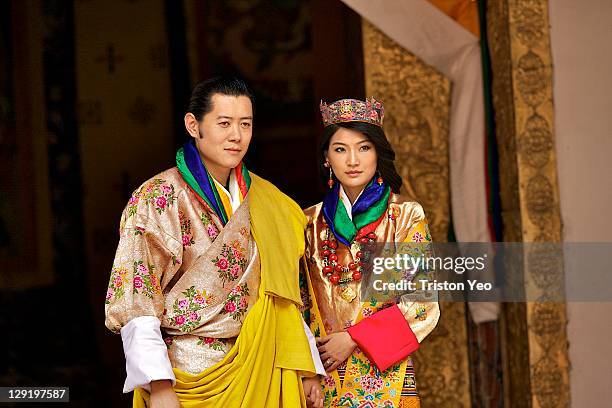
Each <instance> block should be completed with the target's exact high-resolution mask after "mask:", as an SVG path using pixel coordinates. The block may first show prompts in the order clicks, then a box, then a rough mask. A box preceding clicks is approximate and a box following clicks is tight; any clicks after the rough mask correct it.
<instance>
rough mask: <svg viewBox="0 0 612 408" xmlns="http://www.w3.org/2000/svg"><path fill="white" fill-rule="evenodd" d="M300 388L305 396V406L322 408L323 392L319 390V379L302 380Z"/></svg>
mask: <svg viewBox="0 0 612 408" xmlns="http://www.w3.org/2000/svg"><path fill="white" fill-rule="evenodd" d="M302 386H303V387H304V395H306V404H307V407H308V408H310V407H312V408H323V391H322V390H321V377H320V376H318V375H317V376H315V377H311V378H303V379H302Z"/></svg>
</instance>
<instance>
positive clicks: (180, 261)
mask: <svg viewBox="0 0 612 408" xmlns="http://www.w3.org/2000/svg"><path fill="white" fill-rule="evenodd" d="M248 201H249V200H248V196H247V198H246V199H245V200H244V201H243V202H242V204H241V205H240V207H238V209H237V210H236V211H235V213H234V214H233V216H232V217H231V218H230V220H229V221H228V223H227V224H226V225H225V226H223V224H222V223H221V221H220V219H219V218H218V216H217V215H216V214H215V213H214V212H213V211H212V210H211V209H210V208H209V207H208V206H207V205H206V204H205V203H203V202H202V201H200V200H198V199H197V197H196V195H195V193H194V192H193V191H192V190H191V189H190V188H189V187H188V185H187V184H186V183H185V181H184V180H183V178H182V176H181V174H180V173H179V171H178V169H177V168H172V169H169V170H166V171H164V172H162V173H160V174H159V175H157V176H155V177H153V178H152V179H150V180H148V181H147V182H145V183H144V184H143V185H142V186H141V187H140V188H138V189H137V190H136V192H134V194H133V195H132V197H131V198H130V200H129V203H128V205H127V207H126V208H125V210H124V211H123V215H122V218H121V224H120V241H119V245H118V248H117V253H116V256H115V260H114V264H113V268H112V274H111V278H110V282H109V286H108V291H107V295H106V308H105V309H106V326H107V327H108V328H109V329H110V330H112V331H114V332H119V331H120V330H121V328H122V327H124V326H125V325H126V324H128V323H129V322H130V321H131V320H132V319H135V318H137V317H141V316H155V317H157V318H158V319H159V320H160V322H161V333H162V336H163V339H164V341H165V343H166V345H167V347H168V357H169V359H170V363H171V365H172V367H174V368H178V369H180V370H182V371H185V372H187V373H192V374H197V373H200V372H201V371H203V370H205V369H206V368H208V367H210V366H212V365H214V364H215V363H217V362H219V361H220V360H221V359H222V358H223V357H224V356H225V354H226V353H227V351H229V349H230V348H231V347H232V346H233V344H234V342H235V339H236V337H237V336H238V334H239V332H240V329H241V326H242V321H243V319H244V316H245V314H246V313H247V311H248V310H249V308H250V307H251V306H252V305H253V304H254V303H255V301H256V300H257V294H258V288H259V283H260V282H259V279H260V273H259V268H260V264H259V257H258V251H257V247H256V245H255V241H254V240H253V239H252V237H251V233H250V218H249V217H250V216H249V203H248Z"/></svg>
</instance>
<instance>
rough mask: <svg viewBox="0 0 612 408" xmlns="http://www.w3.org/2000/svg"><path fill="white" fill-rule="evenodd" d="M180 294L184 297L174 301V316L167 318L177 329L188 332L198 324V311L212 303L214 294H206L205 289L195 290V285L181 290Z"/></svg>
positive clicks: (199, 318)
mask: <svg viewBox="0 0 612 408" xmlns="http://www.w3.org/2000/svg"><path fill="white" fill-rule="evenodd" d="M182 295H184V296H185V297H184V298H181V299H176V300H175V301H174V304H173V305H172V311H173V313H174V317H173V318H172V319H169V320H170V322H171V323H172V324H173V325H174V326H176V327H178V329H179V330H181V331H183V332H188V331H191V330H193V329H195V328H196V327H198V326H199V325H200V321H201V316H200V314H199V313H198V311H199V310H201V309H203V308H205V307H207V306H209V305H210V304H211V303H213V302H214V296H213V295H208V294H207V293H206V291H205V290H202V291H198V290H196V289H195V286H191V287H190V288H189V289H187V290H186V291H184V292H182Z"/></svg>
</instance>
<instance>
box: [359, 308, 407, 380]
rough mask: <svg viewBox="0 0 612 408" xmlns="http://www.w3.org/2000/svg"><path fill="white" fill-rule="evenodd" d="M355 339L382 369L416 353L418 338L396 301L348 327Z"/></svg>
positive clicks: (362, 349) (371, 359)
mask: <svg viewBox="0 0 612 408" xmlns="http://www.w3.org/2000/svg"><path fill="white" fill-rule="evenodd" d="M347 331H348V333H349V334H350V335H351V337H352V338H353V340H354V341H355V343H357V345H358V346H359V348H360V349H361V351H363V352H364V354H365V355H366V356H368V358H369V359H370V361H371V362H373V363H374V364H375V365H376V367H377V368H378V369H379V370H380V371H385V370H386V369H388V368H389V367H391V366H392V365H393V364H395V363H397V362H398V361H401V360H403V359H405V358H406V357H408V356H409V355H410V354H412V353H414V352H415V351H416V350H417V349H418V348H419V342H418V340H417V338H416V336H415V335H414V333H413V332H412V330H411V329H410V326H409V325H408V322H406V319H405V318H404V315H402V312H401V311H400V310H399V307H397V305H394V306H392V307H389V308H386V309H383V310H381V311H379V312H376V313H374V314H373V315H372V316H370V317H368V318H366V319H363V320H362V321H360V322H359V323H357V324H356V325H354V326H351V327H349V328H348V330H347Z"/></svg>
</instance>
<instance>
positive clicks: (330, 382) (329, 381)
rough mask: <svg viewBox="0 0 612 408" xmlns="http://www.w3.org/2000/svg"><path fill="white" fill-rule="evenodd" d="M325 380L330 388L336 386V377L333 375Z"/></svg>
mask: <svg viewBox="0 0 612 408" xmlns="http://www.w3.org/2000/svg"><path fill="white" fill-rule="evenodd" d="M323 381H325V385H327V386H328V387H330V388H333V387H335V386H336V380H334V377H332V376H331V375H328V376H326V377H325V378H324V379H323Z"/></svg>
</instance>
